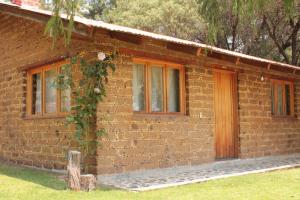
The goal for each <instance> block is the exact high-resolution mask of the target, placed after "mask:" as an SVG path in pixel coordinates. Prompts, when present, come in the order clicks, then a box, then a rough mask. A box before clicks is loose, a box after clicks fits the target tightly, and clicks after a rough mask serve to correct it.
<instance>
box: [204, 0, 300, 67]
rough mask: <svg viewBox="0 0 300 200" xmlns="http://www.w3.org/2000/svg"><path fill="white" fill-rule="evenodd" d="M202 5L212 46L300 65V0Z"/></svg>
mask: <svg viewBox="0 0 300 200" xmlns="http://www.w3.org/2000/svg"><path fill="white" fill-rule="evenodd" d="M198 4H199V13H200V14H201V16H203V18H204V19H205V21H206V22H207V25H208V37H207V38H208V41H209V42H210V43H212V44H214V45H217V46H219V47H222V48H227V49H230V50H233V51H240V52H244V53H247V54H252V55H256V56H261V57H268V58H270V57H271V58H272V59H276V60H279V61H284V62H286V63H289V64H293V65H300V61H299V56H300V55H299V54H300V41H299V38H300V30H299V29H300V1H299V0H198ZM274 49H276V51H274ZM257 50H260V51H257Z"/></svg>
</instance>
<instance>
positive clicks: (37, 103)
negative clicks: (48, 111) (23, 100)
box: [31, 74, 42, 114]
mask: <svg viewBox="0 0 300 200" xmlns="http://www.w3.org/2000/svg"><path fill="white" fill-rule="evenodd" d="M31 103H32V111H31V113H32V114H39V113H42V81H41V74H33V75H32V102H31Z"/></svg>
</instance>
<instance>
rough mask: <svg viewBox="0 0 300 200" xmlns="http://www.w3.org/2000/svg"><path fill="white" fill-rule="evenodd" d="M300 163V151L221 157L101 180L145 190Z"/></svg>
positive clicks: (135, 189) (113, 185) (288, 166)
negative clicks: (196, 163)
mask: <svg viewBox="0 0 300 200" xmlns="http://www.w3.org/2000/svg"><path fill="white" fill-rule="evenodd" d="M292 167H300V154H293V155H285V156H270V157H263V158H255V159H237V160H228V161H219V162H214V163H210V164H204V165H198V166H181V167H173V168H164V169H152V170H143V171H135V172H128V173H120V174H113V175H101V176H98V177H97V178H98V183H99V184H100V185H106V186H111V187H116V188H121V189H126V190H132V191H145V190H152V189H159V188H165V187H170V186H177V185H184V184H189V183H197V182H202V181H207V180H213V179H218V178H225V177H230V176H238V175H244V174H251V173H259V172H266V171H272V170H277V169H285V168H292Z"/></svg>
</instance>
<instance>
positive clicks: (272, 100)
mask: <svg viewBox="0 0 300 200" xmlns="http://www.w3.org/2000/svg"><path fill="white" fill-rule="evenodd" d="M271 107H272V115H275V114H276V113H275V95H274V84H272V87H271Z"/></svg>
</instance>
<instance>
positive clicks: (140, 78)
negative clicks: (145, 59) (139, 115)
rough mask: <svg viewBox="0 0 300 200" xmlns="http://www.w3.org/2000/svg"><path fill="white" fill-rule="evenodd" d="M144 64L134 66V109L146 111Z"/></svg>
mask: <svg viewBox="0 0 300 200" xmlns="http://www.w3.org/2000/svg"><path fill="white" fill-rule="evenodd" d="M144 70H145V67H144V65H140V64H138V65H134V66H133V79H132V90H133V105H132V107H133V110H134V111H144V110H145V88H144V87H145V77H144Z"/></svg>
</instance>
